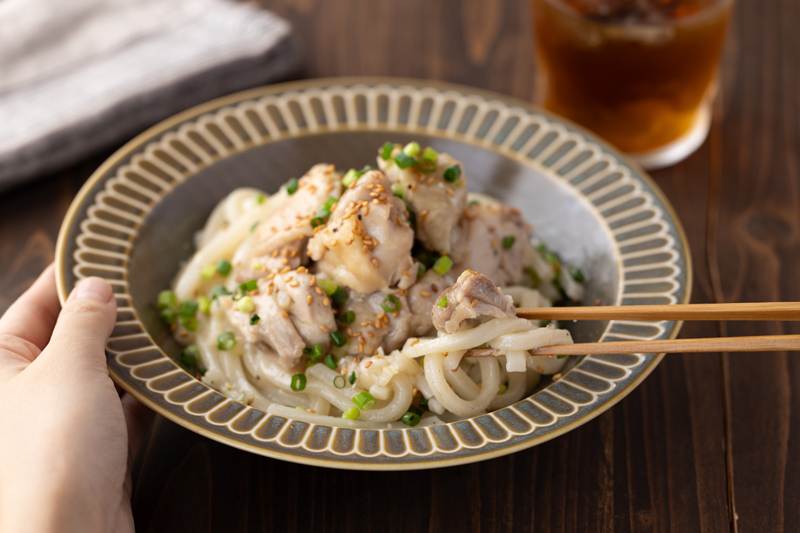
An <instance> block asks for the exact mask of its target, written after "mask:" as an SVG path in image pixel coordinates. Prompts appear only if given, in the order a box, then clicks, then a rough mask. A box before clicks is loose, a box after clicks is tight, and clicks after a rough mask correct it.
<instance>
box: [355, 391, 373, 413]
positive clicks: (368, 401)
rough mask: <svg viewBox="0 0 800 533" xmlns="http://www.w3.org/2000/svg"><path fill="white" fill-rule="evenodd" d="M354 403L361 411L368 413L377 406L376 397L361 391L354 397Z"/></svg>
mask: <svg viewBox="0 0 800 533" xmlns="http://www.w3.org/2000/svg"><path fill="white" fill-rule="evenodd" d="M353 403H354V404H356V407H358V408H359V409H361V410H364V411H366V410H367V409H371V408H372V407H373V406H374V405H375V397H374V396H372V394H370V393H368V392H367V391H361V392H359V393H358V394H356V395H355V396H353Z"/></svg>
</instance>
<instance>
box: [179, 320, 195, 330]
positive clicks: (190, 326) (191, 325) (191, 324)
mask: <svg viewBox="0 0 800 533" xmlns="http://www.w3.org/2000/svg"><path fill="white" fill-rule="evenodd" d="M181 322H182V324H183V329H185V330H186V331H197V319H196V318H195V317H193V316H187V317H183V319H182V320H181Z"/></svg>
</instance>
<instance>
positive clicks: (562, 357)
mask: <svg viewBox="0 0 800 533" xmlns="http://www.w3.org/2000/svg"><path fill="white" fill-rule="evenodd" d="M556 357H557V358H558V359H564V358H565V357H569V356H568V355H557V356H556Z"/></svg>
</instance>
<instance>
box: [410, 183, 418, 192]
mask: <svg viewBox="0 0 800 533" xmlns="http://www.w3.org/2000/svg"><path fill="white" fill-rule="evenodd" d="M411 192H417V184H416V183H412V184H411Z"/></svg>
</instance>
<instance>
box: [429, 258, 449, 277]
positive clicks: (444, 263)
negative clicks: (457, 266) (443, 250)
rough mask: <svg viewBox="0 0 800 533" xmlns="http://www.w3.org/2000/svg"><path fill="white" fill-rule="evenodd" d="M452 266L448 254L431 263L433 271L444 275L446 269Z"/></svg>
mask: <svg viewBox="0 0 800 533" xmlns="http://www.w3.org/2000/svg"><path fill="white" fill-rule="evenodd" d="M452 266H453V260H452V259H450V256H448V255H443V256H441V257H439V259H437V260H436V262H435V263H434V264H433V271H434V272H436V273H437V274H439V275H440V276H444V275H445V274H447V271H448V270H450V267H452Z"/></svg>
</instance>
